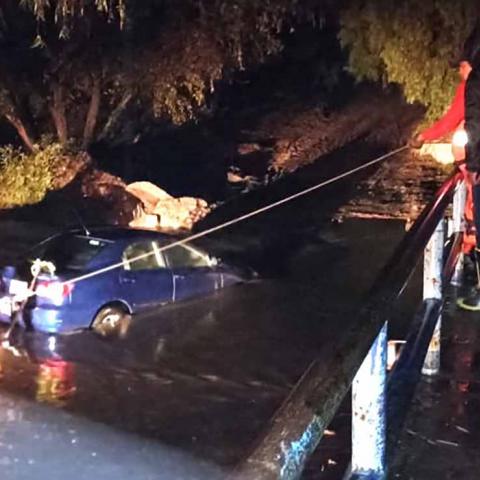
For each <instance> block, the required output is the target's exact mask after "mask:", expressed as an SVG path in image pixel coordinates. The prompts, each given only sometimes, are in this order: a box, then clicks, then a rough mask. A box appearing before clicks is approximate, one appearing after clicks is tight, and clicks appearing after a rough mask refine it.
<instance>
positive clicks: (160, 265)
mask: <svg viewBox="0 0 480 480" xmlns="http://www.w3.org/2000/svg"><path fill="white" fill-rule="evenodd" d="M122 261H123V268H122V271H121V272H120V278H119V281H120V285H121V290H122V295H123V298H124V299H125V300H126V301H127V302H129V304H130V305H131V306H132V308H133V309H134V310H135V311H139V310H145V309H147V308H150V307H155V306H158V305H161V304H164V303H167V302H171V301H172V300H173V277H172V272H171V271H170V270H169V269H168V268H167V266H166V264H165V261H164V257H163V255H162V254H161V252H159V249H158V243H157V242H156V241H155V240H142V241H136V242H132V243H131V244H130V245H128V247H126V248H125V250H124V252H123V255H122Z"/></svg>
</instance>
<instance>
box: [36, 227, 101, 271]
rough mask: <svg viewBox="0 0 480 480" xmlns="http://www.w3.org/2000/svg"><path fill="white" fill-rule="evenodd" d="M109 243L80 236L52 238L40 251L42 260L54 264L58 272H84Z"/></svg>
mask: <svg viewBox="0 0 480 480" xmlns="http://www.w3.org/2000/svg"><path fill="white" fill-rule="evenodd" d="M108 243H109V242H107V241H105V240H101V239H98V238H91V237H86V236H80V235H62V236H60V237H55V238H52V239H51V240H50V241H48V242H47V243H45V244H44V245H43V249H42V250H43V251H39V252H38V253H39V257H40V258H41V259H42V260H48V261H50V262H53V264H54V265H55V267H56V271H57V272H62V271H66V270H83V269H84V268H85V267H86V266H87V265H88V263H89V262H90V261H91V260H93V258H94V257H95V256H97V255H98V254H99V253H100V251H101V250H102V249H103V248H105V246H106V245H107V244H108Z"/></svg>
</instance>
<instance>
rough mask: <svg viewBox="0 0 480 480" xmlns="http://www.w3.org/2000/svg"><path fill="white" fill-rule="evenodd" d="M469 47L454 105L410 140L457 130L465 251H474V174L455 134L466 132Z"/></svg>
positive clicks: (455, 147) (431, 138)
mask: <svg viewBox="0 0 480 480" xmlns="http://www.w3.org/2000/svg"><path fill="white" fill-rule="evenodd" d="M467 43H468V42H467ZM469 50H470V48H469V45H467V44H466V45H465V48H464V49H463V52H462V55H461V56H460V58H459V59H458V74H459V76H460V83H459V84H458V86H457V90H456V92H455V96H454V97H453V100H452V103H451V104H450V107H449V108H448V110H447V111H446V112H445V114H444V115H443V116H442V117H441V118H440V119H439V120H437V121H436V122H435V123H434V124H433V125H431V126H430V127H428V128H426V129H425V130H423V131H421V132H420V133H419V134H418V135H416V136H415V137H414V138H413V139H412V140H411V141H410V146H411V147H412V148H421V147H422V146H423V144H424V143H425V142H434V141H437V140H440V139H442V138H443V137H445V136H446V135H448V134H452V133H453V139H452V153H453V157H454V160H455V165H456V166H457V167H458V168H459V170H460V171H461V172H462V174H463V176H464V178H465V183H466V186H467V198H466V202H465V221H466V229H465V233H464V236H463V252H464V253H465V254H469V253H471V252H472V251H473V249H474V247H475V245H476V238H475V228H474V220H473V192H472V185H471V183H470V178H469V175H468V173H467V170H466V164H465V148H464V146H463V145H460V146H459V145H456V142H455V137H456V134H457V133H458V134H459V135H460V136H461V135H462V134H463V133H464V124H465V86H466V83H467V80H468V77H469V75H470V72H471V71H472V66H471V64H470V53H469Z"/></svg>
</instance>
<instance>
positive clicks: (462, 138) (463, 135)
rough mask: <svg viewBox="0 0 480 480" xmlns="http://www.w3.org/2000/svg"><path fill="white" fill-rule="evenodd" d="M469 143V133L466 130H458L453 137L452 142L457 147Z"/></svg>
mask: <svg viewBox="0 0 480 480" xmlns="http://www.w3.org/2000/svg"><path fill="white" fill-rule="evenodd" d="M467 143H468V135H467V132H466V131H465V130H457V131H456V132H455V133H454V134H453V137H452V144H453V145H454V146H455V147H460V148H462V147H465V145H466V144H467Z"/></svg>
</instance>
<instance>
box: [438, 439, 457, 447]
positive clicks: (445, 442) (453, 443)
mask: <svg viewBox="0 0 480 480" xmlns="http://www.w3.org/2000/svg"><path fill="white" fill-rule="evenodd" d="M437 443H439V444H441V445H448V446H449V447H459V446H460V445H459V444H458V443H457V442H449V441H448V440H437Z"/></svg>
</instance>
